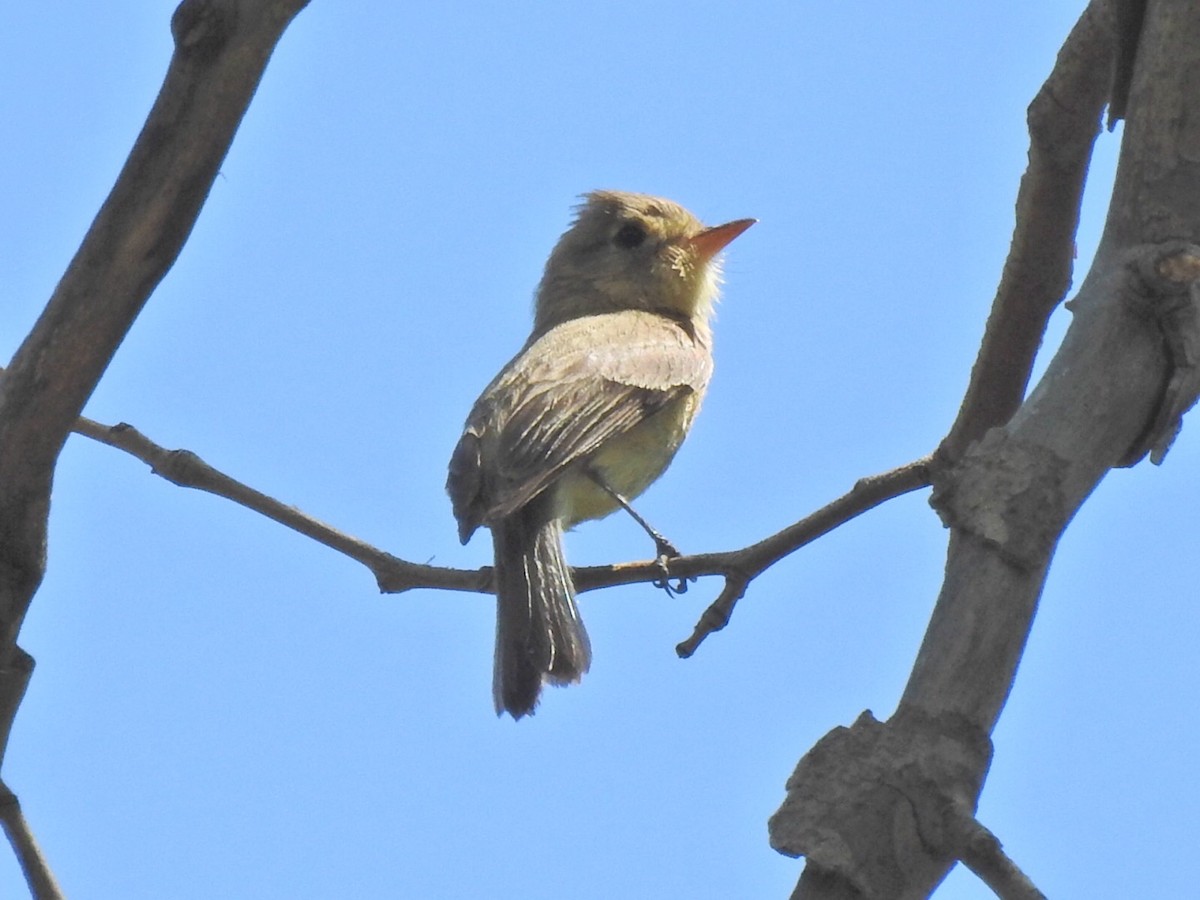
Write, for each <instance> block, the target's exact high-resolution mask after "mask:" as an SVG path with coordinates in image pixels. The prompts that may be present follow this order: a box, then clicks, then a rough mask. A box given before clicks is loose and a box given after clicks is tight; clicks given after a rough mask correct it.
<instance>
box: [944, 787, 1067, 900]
mask: <svg viewBox="0 0 1200 900" xmlns="http://www.w3.org/2000/svg"><path fill="white" fill-rule="evenodd" d="M954 819H955V821H954V822H952V823H951V827H952V828H953V830H954V832H955V837H956V838H957V840H958V844H959V847H958V858H959V859H960V860H961V861H962V864H963V865H964V866H966V867H967V868H968V869H970V870H971V871H972V872H974V873H975V874H976V876H978V878H979V880H980V881H982V882H983V883H984V884H986V885H987V886H988V887H989V888H991V889H992V892H993V893H994V894H995V895H996V896H997V897H999V898H1000V900H1046V895H1045V894H1043V893H1042V892H1041V891H1040V890H1038V888H1037V885H1035V884H1034V883H1033V882H1032V881H1031V880H1030V879H1029V876H1028V875H1026V874H1025V873H1024V872H1022V871H1021V868H1020V866H1018V865H1017V864H1016V863H1015V862H1013V861H1012V859H1011V858H1010V857H1009V855H1008V854H1007V853H1005V852H1004V847H1003V846H1002V845H1001V844H1000V841H999V840H998V839H997V837H996V836H995V835H994V834H992V833H991V832H990V831H989V830H988V829H987V828H985V827H984V826H983V825H982V824H980V822H979V820H978V819H976V818H975V817H974V816H973V815H971V814H970V813H969V812H967V811H966V810H963V809H958V810H957V815H956V816H955V817H954Z"/></svg>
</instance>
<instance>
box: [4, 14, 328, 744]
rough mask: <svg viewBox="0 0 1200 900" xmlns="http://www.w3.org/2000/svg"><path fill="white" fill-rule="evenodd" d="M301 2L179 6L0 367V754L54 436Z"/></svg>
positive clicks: (106, 357) (170, 245)
mask: <svg viewBox="0 0 1200 900" xmlns="http://www.w3.org/2000/svg"><path fill="white" fill-rule="evenodd" d="M306 2H307V0H184V2H182V3H181V4H180V5H179V7H178V8H177V9H176V11H175V14H174V16H173V17H172V20H171V31H172V34H173V36H174V39H175V48H174V52H173V54H172V57H171V62H170V66H169V68H168V70H167V74H166V78H165V79H164V81H163V86H162V89H161V90H160V92H159V94H158V97H157V99H156V100H155V103H154V107H153V109H151V111H150V114H149V116H148V117H147V119H146V123H145V125H144V126H143V128H142V132H141V134H140V135H139V136H138V139H137V141H136V142H135V144H134V146H133V149H132V150H131V151H130V154H129V158H128V159H127V160H126V162H125V165H124V167H123V168H122V170H121V174H120V175H119V176H118V177H117V181H116V183H115V184H114V185H113V189H112V191H111V192H110V193H109V195H108V198H107V199H106V200H105V202H104V205H103V206H102V207H101V208H100V211H99V212H98V213H97V214H96V218H95V220H94V221H93V222H92V224H91V226H90V227H89V229H88V231H87V234H86V235H85V236H84V239H83V242H82V243H81V244H80V247H79V249H78V251H76V253H75V256H74V257H73V258H72V260H71V262H70V264H69V265H68V267H67V270H66V271H65V272H64V273H63V276H62V279H61V280H60V281H59V282H58V285H57V286H56V287H55V289H54V293H53V295H52V296H51V297H50V300H49V302H48V303H47V304H46V307H45V309H44V310H43V311H42V314H41V315H40V316H39V317H38V320H37V322H36V323H35V325H34V326H33V329H32V330H31V331H30V333H29V334H28V335H27V336H26V338H25V339H24V340H23V341H22V342H21V346H20V347H19V348H18V349H17V352H16V354H15V355H14V356H13V358H12V361H11V363H10V364H9V366H8V368H7V370H6V371H5V372H4V373H3V375H0V472H2V473H3V478H0V760H2V759H3V757H4V755H5V752H6V750H7V745H8V738H9V734H10V732H11V728H12V720H13V716H14V715H15V714H16V710H17V708H18V707H19V706H20V703H21V699H22V697H23V696H24V690H25V685H26V683H27V681H28V677H29V670H30V669H31V667H32V666H31V661H30V659H29V657H28V656H27V655H26V654H25V653H24V651H23V650H21V648H20V647H18V646H17V634H18V632H19V630H20V628H21V623H22V622H23V621H24V618H25V614H26V612H27V611H28V609H29V604H30V603H31V602H32V600H33V596H34V594H35V592H36V591H37V589H38V586H39V585H40V584H41V581H42V578H43V576H44V574H45V569H46V540H47V522H48V516H49V510H50V487H51V482H52V481H53V474H54V468H55V465H56V463H57V461H58V456H59V453H60V451H61V450H62V446H63V443H64V442H65V441H66V439H67V435H68V434H69V433H70V431H71V428H72V427H73V426H74V422H75V420H76V418H77V417H78V416H79V413H80V411H81V410H82V409H83V407H84V405H85V403H86V402H87V399H88V397H90V396H91V394H92V391H93V390H94V389H95V387H96V384H97V382H98V381H99V379H100V377H101V375H102V374H103V373H104V370H105V368H106V367H107V366H108V364H109V362H110V361H111V360H112V358H113V355H114V354H115V353H116V351H117V348H118V347H119V346H120V344H121V341H122V340H123V339H124V337H125V335H126V333H127V332H128V331H129V328H130V327H131V325H132V324H133V321H134V320H135V319H136V318H137V315H138V313H139V312H140V311H141V309H142V307H143V306H144V305H145V303H146V301H147V299H148V298H149V297H150V294H151V293H152V292H153V290H154V288H155V286H156V285H157V284H158V283H159V281H160V280H161V279H162V278H163V276H164V275H165V274H166V273H167V271H168V270H169V269H170V268H171V266H172V265H173V264H174V262H175V259H176V258H177V256H178V255H179V252H180V251H181V250H182V248H183V245H184V242H185V241H186V240H187V237H188V235H189V233H190V232H191V230H192V227H193V225H194V224H195V222H196V218H197V216H198V215H199V213H200V208H201V207H202V205H203V204H204V200H205V198H206V197H207V195H208V191H209V189H210V187H211V186H212V182H213V179H214V178H215V177H216V174H217V171H218V169H219V168H220V165H221V161H222V160H223V159H224V158H225V154H226V152H227V151H228V149H229V146H230V144H231V142H232V141H233V136H234V134H235V132H236V131H237V128H238V125H239V123H240V122H241V119H242V116H243V115H244V114H245V111H246V109H247V107H248V105H249V103H250V100H251V99H252V98H253V96H254V92H255V90H256V89H257V87H258V84H259V81H260V80H261V78H262V74H263V71H264V69H265V67H266V64H267V61H268V60H269V59H270V56H271V52H272V50H273V49H274V47H275V44H276V43H277V42H278V40H279V38H280V37H281V36H282V34H283V31H284V29H285V28H286V27H287V24H288V22H289V21H290V20H291V19H292V17H293V16H295V15H296V13H297V12H299V10H300V9H301V8H302V7H303V6H304V5H305V3H306Z"/></svg>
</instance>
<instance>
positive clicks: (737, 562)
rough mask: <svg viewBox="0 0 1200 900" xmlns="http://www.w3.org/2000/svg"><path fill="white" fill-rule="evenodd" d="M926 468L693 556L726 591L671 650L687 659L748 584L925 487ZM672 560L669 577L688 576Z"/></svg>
mask: <svg viewBox="0 0 1200 900" xmlns="http://www.w3.org/2000/svg"><path fill="white" fill-rule="evenodd" d="M929 467H930V458H929V457H922V458H921V459H918V460H914V461H913V462H910V463H907V464H906V465H903V466H900V467H899V468H896V469H892V470H891V471H889V472H884V473H882V474H880V475H871V476H869V477H867V478H862V479H859V481H858V482H856V483H855V485H854V487H853V488H851V489H850V491H849V492H848V493H846V494H843V495H842V496H841V497H839V498H838V499H836V500H834V501H833V502H832V503H829V504H827V505H825V506H823V507H821V508H820V509H818V510H817V511H816V512H814V513H812V514H811V515H809V516H806V517H805V518H803V519H801V520H800V521H799V522H797V523H796V524H794V525H789V526H788V527H787V528H785V529H783V530H782V531H780V532H778V533H776V534H773V535H771V536H770V537H769V538H767V539H766V540H762V541H759V542H758V543H757V544H753V545H751V546H749V547H747V548H746V549H744V550H738V551H735V552H733V553H723V554H712V555H711V556H709V557H696V558H697V559H703V560H712V561H714V562H717V563H718V564H719V567H720V571H721V572H722V573H723V574H724V575H725V589H724V590H723V591H721V595H720V596H719V597H717V599H716V600H715V601H714V602H713V604H712V605H711V606H709V608H708V609H706V610H705V611H704V614H703V615H702V616H701V617H700V621H699V622H697V623H696V627H695V629H694V630H693V631H692V636H691V637H689V638H688V639H687V640H685V641H683V642H682V643H680V644H679V645H678V646H677V647H676V648H675V652H676V653H678V654H679V655H680V656H682V657H685V658H686V657H688V656H691V655H692V654H693V653H695V652H696V648H697V647H699V646H700V644H701V643H702V642H703V641H704V639H705V638H706V637H708V636H709V635H710V634H712V633H713V632H714V631H720V630H721V629H722V628H724V627H725V626H726V625H727V624H728V623H729V617H730V616H731V615H732V614H733V608H734V606H735V605H737V602H738V600H740V599H741V598H742V595H743V594H745V593H746V588H747V587H749V585H750V582H751V581H753V580H754V579H755V578H756V577H757V576H759V575H760V574H762V573H763V572H764V571H765V570H767V569H768V568H770V567H771V566H772V565H774V564H775V563H776V562H778V561H779V560H781V559H783V557H785V556H787V555H788V554H789V553H793V552H795V551H796V550H799V549H800V548H801V547H803V546H804V545H805V544H810V543H812V542H813V541H815V540H816V539H817V538H819V537H821V536H822V535H826V534H828V533H829V532H831V531H833V530H834V529H835V528H837V527H838V526H839V525H844V524H845V523H846V522H849V521H850V520H851V519H853V518H854V517H855V516H858V515H860V514H862V513H864V512H866V511H867V510H869V509H873V508H875V507H876V506H878V505H879V504H881V503H883V502H884V501H885V500H891V499H892V498H894V497H899V496H900V495H902V494H907V493H909V492H910V491H915V490H917V489H919V488H923V487H927V486H928V485H929V483H930V472H929ZM676 562H677V561H676V560H672V561H671V574H672V575H684V576H688V575H691V574H692V573H691V572H688V571H686V570H683V571H680V570H681V568H682V567H681V566H678V565H677V564H676Z"/></svg>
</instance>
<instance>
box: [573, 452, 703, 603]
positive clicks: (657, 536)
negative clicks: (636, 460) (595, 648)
mask: <svg viewBox="0 0 1200 900" xmlns="http://www.w3.org/2000/svg"><path fill="white" fill-rule="evenodd" d="M584 471H585V472H587V476H588V478H590V479H592V481H594V482H595V483H596V486H597V487H599V488H600V490H602V491H604V493H606V494H608V496H610V497H612V498H613V500H615V501H617V504H618V505H619V506H620V507H621V509H623V510H625V512H627V513H629V515H631V516H632V517H633V521H635V522H637V523H638V524H639V525H641V526H642V530H643V531H644V532H646V534H648V535H650V539H651V540H652V541H654V550H655V553H656V554H657V555H656V557H655V562H656V563H657V564H658V567H659V569H661V570H662V573H663V577H662V578H659V579H657V580H656V581H655V582H654V586H655V587H657V588H662V589H663V590H664V591H666V592H667V593H668V594H670V595H672V596H674V595H675V594H683V593H686V592H687V587H688V579H686V578H680V579H679V583H678V584H676V585H672V584H671V581H670V578H671V572H670V569H669V563H670V561H671V560H672V559H674V558H675V557H677V556H682V555H683V554H682V553H680V552H679V550H678V549H676V547H675V545H674V544H672V543H671V542H670V541H669V540H667V539H666V538H665V537H663V536H662V533H661V532H660V531H659V530H658V529H657V528H655V527H654V526H653V525H651V524H650V523H649V522H647V521H646V520H645V519H643V518H642V517H641V515H640V514H639V513H638V511H637V510H636V509H634V508H633V506H632V505H630V503H629V501H628V500H626V499H625V498H624V497H623V496H621V494H620V493H618V492H617V491H615V490H613V489H612V487H610V486H609V484H608V482H606V481H605V480H604V478H603V477H602V476H601V475H600V473H599V472H597V471H596V470H595V469H591V468H588V469H585V470H584ZM692 580H693V581H694V580H695V579H692Z"/></svg>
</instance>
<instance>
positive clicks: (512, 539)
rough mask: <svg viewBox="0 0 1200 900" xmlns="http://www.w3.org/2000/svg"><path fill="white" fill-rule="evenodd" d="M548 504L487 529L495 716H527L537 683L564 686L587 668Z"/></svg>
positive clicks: (587, 650)
mask: <svg viewBox="0 0 1200 900" xmlns="http://www.w3.org/2000/svg"><path fill="white" fill-rule="evenodd" d="M548 506H549V498H545V499H535V500H534V501H533V502H532V503H530V504H528V505H527V506H525V507H523V508H521V509H520V510H518V511H516V512H514V513H513V514H512V515H510V516H507V517H506V518H504V519H503V520H501V521H499V522H496V523H495V524H493V525H492V538H493V541H494V543H495V546H496V568H495V576H496V668H495V675H494V678H493V682H492V694H493V697H494V699H495V701H496V713H497V714H500V713H503V712H505V711H506V710H507V711H508V712H509V713H510V714H511V715H512V717H513V718H514V719H519V718H521V716H524V715H526V714H528V713H532V712H533V708H534V707H535V706H537V701H538V695H539V694H540V693H541V690H542V683H543V682H546V681H548V682H550V683H551V684H570V683H571V682H575V681H578V680H579V679H580V678H582V677H583V673H584V672H586V671H587V670H588V666H590V665H591V662H592V648H591V644H590V643H589V642H588V636H587V632H586V631H585V630H584V628H583V620H582V619H580V618H579V609H578V607H576V605H575V586H574V585H573V584H572V583H571V570H570V569H569V568H568V567H567V560H566V557H564V556H563V548H562V523H561V522H560V521H559V520H558V518H557V517H554V516H552V515H549V514H548V510H547V507H548Z"/></svg>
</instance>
